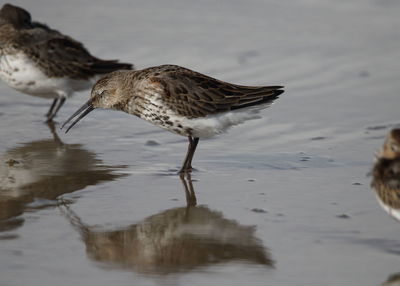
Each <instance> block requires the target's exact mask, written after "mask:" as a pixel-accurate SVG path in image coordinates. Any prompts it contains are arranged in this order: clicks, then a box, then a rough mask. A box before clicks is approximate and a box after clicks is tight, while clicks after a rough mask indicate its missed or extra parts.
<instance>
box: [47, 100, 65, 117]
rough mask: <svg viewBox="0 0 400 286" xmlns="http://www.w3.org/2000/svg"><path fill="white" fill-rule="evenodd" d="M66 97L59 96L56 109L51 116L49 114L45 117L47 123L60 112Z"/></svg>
mask: <svg viewBox="0 0 400 286" xmlns="http://www.w3.org/2000/svg"><path fill="white" fill-rule="evenodd" d="M65 99H66V97H65V96H61V97H60V102H59V103H58V105H57V107H56V108H55V110H54V112H53V113H52V114H50V115H49V116H47V121H52V120H53V118H54V117H55V116H56V114H57V112H58V111H59V110H60V108H61V106H63V104H64V102H65Z"/></svg>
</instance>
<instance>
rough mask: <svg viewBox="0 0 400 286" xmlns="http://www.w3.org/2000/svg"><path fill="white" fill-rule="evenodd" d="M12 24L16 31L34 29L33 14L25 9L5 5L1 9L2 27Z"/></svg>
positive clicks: (0, 20)
mask: <svg viewBox="0 0 400 286" xmlns="http://www.w3.org/2000/svg"><path fill="white" fill-rule="evenodd" d="M4 24H10V25H12V26H13V27H14V29H29V28H31V27H32V21H31V14H29V12H28V11H26V10H25V9H22V8H20V7H18V6H14V5H11V4H4V5H3V7H1V9H0V26H2V25H4Z"/></svg>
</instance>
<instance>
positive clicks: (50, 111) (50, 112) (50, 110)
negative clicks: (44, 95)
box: [46, 97, 58, 118]
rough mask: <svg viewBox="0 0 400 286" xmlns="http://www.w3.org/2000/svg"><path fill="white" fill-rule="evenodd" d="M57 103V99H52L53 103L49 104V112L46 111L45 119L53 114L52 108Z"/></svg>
mask: <svg viewBox="0 0 400 286" xmlns="http://www.w3.org/2000/svg"><path fill="white" fill-rule="evenodd" d="M57 101H58V97H57V98H54V100H53V103H52V104H51V106H50V109H49V111H47V114H46V117H47V118H49V117H50V115H51V114H52V113H53V109H54V106H56V104H57Z"/></svg>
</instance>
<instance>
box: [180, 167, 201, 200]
mask: <svg viewBox="0 0 400 286" xmlns="http://www.w3.org/2000/svg"><path fill="white" fill-rule="evenodd" d="M179 177H180V178H181V181H182V185H183V188H184V189H185V195H186V207H188V208H189V207H195V206H196V204H197V199H196V194H195V192H194V188H193V183H192V178H191V176H190V173H180V174H179Z"/></svg>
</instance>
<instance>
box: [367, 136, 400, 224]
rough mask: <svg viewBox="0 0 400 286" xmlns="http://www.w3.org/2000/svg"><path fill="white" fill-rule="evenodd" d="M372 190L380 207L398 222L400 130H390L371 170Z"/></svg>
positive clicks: (399, 216)
mask: <svg viewBox="0 0 400 286" xmlns="http://www.w3.org/2000/svg"><path fill="white" fill-rule="evenodd" d="M372 175H373V179H372V182H371V186H372V187H373V188H374V190H375V193H376V196H377V199H378V202H379V204H380V205H381V207H382V208H383V209H384V210H385V211H386V212H387V213H388V214H389V215H391V216H392V217H393V218H395V219H396V220H398V221H400V129H393V130H391V131H390V132H389V133H388V135H387V136H386V138H385V141H384V143H383V146H382V149H381V150H380V152H379V153H378V154H377V160H376V162H375V164H374V167H373V169H372Z"/></svg>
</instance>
